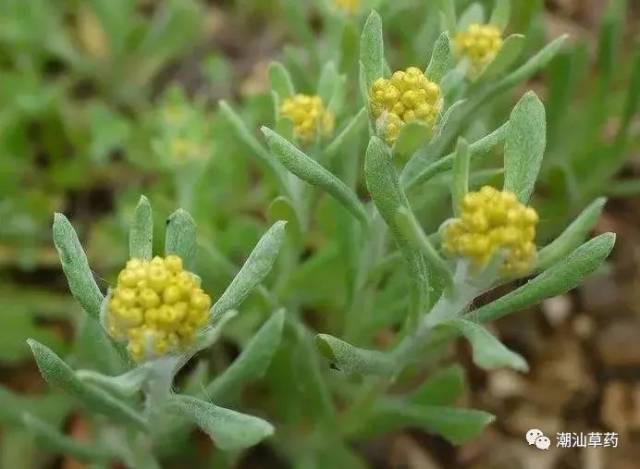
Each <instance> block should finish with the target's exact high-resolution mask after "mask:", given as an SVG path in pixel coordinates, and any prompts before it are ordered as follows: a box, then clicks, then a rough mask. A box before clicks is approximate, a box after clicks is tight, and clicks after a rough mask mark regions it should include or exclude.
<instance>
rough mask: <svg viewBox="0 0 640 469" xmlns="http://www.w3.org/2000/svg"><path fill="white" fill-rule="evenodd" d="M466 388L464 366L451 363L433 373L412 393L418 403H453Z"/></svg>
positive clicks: (439, 404) (413, 400) (412, 397)
mask: <svg viewBox="0 0 640 469" xmlns="http://www.w3.org/2000/svg"><path fill="white" fill-rule="evenodd" d="M464 390H465V379H464V368H462V367H461V366H460V365H458V364H456V365H451V366H448V367H447V368H444V369H440V370H438V371H436V372H435V373H433V374H432V375H431V376H429V378H428V379H427V380H426V381H425V382H424V383H423V384H422V385H421V386H420V387H419V388H418V389H417V390H416V391H415V392H414V393H413V394H412V395H411V402H412V403H414V404H417V405H437V406H441V405H453V404H455V402H456V401H457V400H458V399H459V398H460V397H461V396H462V394H463V393H464Z"/></svg>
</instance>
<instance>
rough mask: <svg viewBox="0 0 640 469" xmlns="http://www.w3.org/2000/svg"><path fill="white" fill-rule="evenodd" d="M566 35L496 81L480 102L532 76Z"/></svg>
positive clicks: (554, 52) (551, 57) (551, 56)
mask: <svg viewBox="0 0 640 469" xmlns="http://www.w3.org/2000/svg"><path fill="white" fill-rule="evenodd" d="M567 37H568V36H567V35H566V34H564V35H562V36H560V37H557V38H556V39H554V40H553V41H551V42H550V43H549V44H547V45H546V46H544V47H543V48H542V49H540V51H538V53H537V54H535V55H534V56H533V57H531V58H530V59H529V60H527V62H525V63H524V64H523V65H521V66H520V67H518V69H516V70H514V71H513V72H511V73H510V74H509V75H507V76H506V77H504V78H503V79H502V80H500V81H499V82H498V83H496V84H495V86H494V87H493V88H491V89H490V90H489V91H488V92H487V94H486V95H485V96H482V97H481V99H480V103H482V102H484V101H486V100H488V99H490V98H491V97H493V96H495V95H498V94H500V93H502V92H504V90H507V89H509V88H510V87H512V86H514V85H517V84H518V83H522V82H523V81H525V80H527V79H529V78H530V77H531V76H533V74H534V73H536V72H537V71H538V70H540V69H541V68H543V67H545V66H546V65H547V64H548V63H549V62H550V61H551V59H553V58H554V57H555V56H556V54H557V53H558V52H559V51H560V49H561V48H562V46H563V45H564V43H565V41H566V40H567Z"/></svg>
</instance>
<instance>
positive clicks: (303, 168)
mask: <svg viewBox="0 0 640 469" xmlns="http://www.w3.org/2000/svg"><path fill="white" fill-rule="evenodd" d="M262 132H263V133H264V135H265V137H266V139H267V143H268V144H269V147H270V148H271V151H272V152H273V154H274V155H275V156H276V157H277V158H278V159H279V160H280V162H281V163H282V164H283V165H284V166H285V167H286V168H287V169H288V170H289V171H291V172H292V173H293V174H295V175H296V176H298V177H299V178H300V179H302V180H304V181H306V182H308V183H309V184H313V185H315V186H318V187H320V188H322V189H324V190H325V191H326V192H328V193H329V194H330V195H331V196H333V198H335V199H336V200H337V201H338V202H340V203H341V204H342V205H343V206H344V208H346V209H347V210H348V211H349V212H351V213H352V214H353V216H355V217H356V218H357V219H358V220H360V222H361V223H362V224H363V225H366V224H367V222H368V220H367V212H366V211H365V209H364V207H363V206H362V204H361V203H360V201H359V200H358V198H357V196H356V194H354V193H353V191H351V189H349V188H348V187H347V186H346V185H345V184H344V183H343V182H342V181H341V180H340V179H338V178H337V177H336V176H334V175H333V174H331V172H329V171H328V170H327V169H326V168H324V167H323V166H322V165H321V164H320V163H318V162H317V161H315V160H313V159H311V158H310V157H309V156H307V155H306V154H304V153H303V152H302V151H300V150H299V149H297V148H296V147H295V146H294V145H293V144H292V143H291V142H289V141H287V140H286V139H284V138H282V137H281V136H280V135H278V134H277V133H275V132H274V131H273V130H271V129H268V128H267V127H263V128H262Z"/></svg>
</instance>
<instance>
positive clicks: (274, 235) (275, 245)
mask: <svg viewBox="0 0 640 469" xmlns="http://www.w3.org/2000/svg"><path fill="white" fill-rule="evenodd" d="M285 225H286V222H284V221H278V222H276V223H274V224H273V225H272V226H271V228H269V231H267V232H266V233H265V234H264V235H263V236H262V238H260V241H258V244H256V247H255V248H253V251H252V252H251V254H250V255H249V258H248V259H247V261H246V262H245V263H244V265H243V266H242V268H241V269H240V271H239V272H238V273H237V275H236V276H235V277H234V278H233V280H232V281H231V283H230V284H229V286H228V287H227V289H226V290H225V291H224V293H223V294H222V296H220V298H219V299H218V301H216V303H215V304H214V305H213V307H212V308H211V314H210V321H211V322H213V321H216V320H217V319H218V317H219V316H220V315H221V314H222V313H224V312H226V311H229V310H230V309H234V308H237V307H238V306H239V305H240V304H241V303H242V302H243V301H244V300H245V298H246V297H247V296H249V293H251V291H252V290H253V289H254V288H255V287H257V286H258V285H259V284H260V283H261V282H262V281H263V280H264V279H265V277H266V276H267V274H268V273H269V272H270V271H271V268H272V267H273V264H274V263H275V261H276V258H277V257H278V253H279V252H280V247H281V246H282V242H283V241H284V238H285V230H284V227H285Z"/></svg>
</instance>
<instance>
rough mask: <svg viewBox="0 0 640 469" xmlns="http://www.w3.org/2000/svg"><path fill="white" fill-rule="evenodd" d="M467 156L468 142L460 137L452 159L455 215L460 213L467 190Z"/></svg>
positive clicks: (452, 192)
mask: <svg viewBox="0 0 640 469" xmlns="http://www.w3.org/2000/svg"><path fill="white" fill-rule="evenodd" d="M469 157H470V155H469V144H468V143H467V141H466V140H465V139H464V138H462V137H460V138H459V139H458V144H457V145H456V152H455V156H454V160H453V184H452V185H451V199H452V201H453V213H454V214H455V215H456V216H459V215H460V212H461V211H462V201H463V200H464V197H465V196H466V195H467V192H469Z"/></svg>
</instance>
